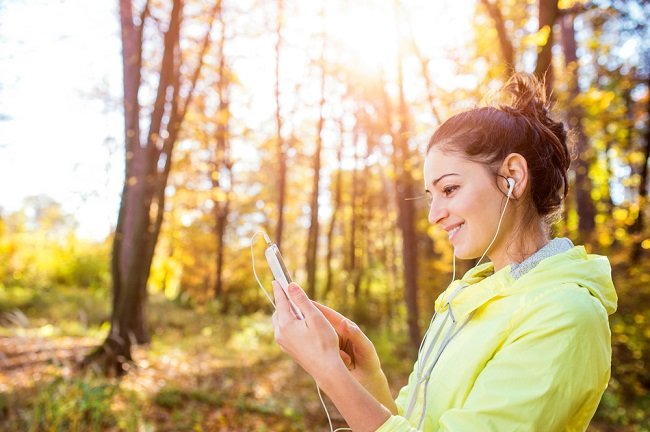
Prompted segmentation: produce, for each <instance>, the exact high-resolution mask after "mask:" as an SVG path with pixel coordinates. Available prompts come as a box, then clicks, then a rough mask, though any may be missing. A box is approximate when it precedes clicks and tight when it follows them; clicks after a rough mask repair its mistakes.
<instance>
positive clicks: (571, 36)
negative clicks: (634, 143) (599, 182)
mask: <svg viewBox="0 0 650 432" xmlns="http://www.w3.org/2000/svg"><path fill="white" fill-rule="evenodd" d="M573 20H574V18H573V16H572V15H565V16H564V17H563V18H562V21H561V25H562V48H563V51H564V59H565V67H566V72H567V76H568V79H569V94H570V101H571V102H570V106H569V112H568V120H569V126H570V127H571V128H572V129H573V130H574V131H575V140H576V150H577V152H578V158H577V159H576V160H575V161H574V166H573V170H574V171H575V188H574V190H575V197H576V210H577V212H578V218H579V219H578V233H579V237H580V240H581V241H587V240H588V239H589V238H590V237H591V236H592V234H593V232H594V228H595V226H596V224H595V214H596V209H595V206H594V202H593V200H592V199H591V189H592V184H591V180H590V179H589V166H590V165H591V161H592V160H593V150H592V149H591V148H590V147H589V142H588V139H587V135H586V134H585V132H584V128H583V126H582V118H583V116H584V114H583V111H582V108H581V107H580V105H579V104H578V103H577V102H576V99H577V97H578V95H579V94H580V89H579V87H578V82H579V80H578V77H579V70H578V58H577V55H576V41H575V31H574V28H573Z"/></svg>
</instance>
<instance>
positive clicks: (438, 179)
mask: <svg viewBox="0 0 650 432" xmlns="http://www.w3.org/2000/svg"><path fill="white" fill-rule="evenodd" d="M453 175H460V174H456V173H448V174H443V175H441V176H440V177H438V178H437V179H435V180H434V181H432V182H431V183H432V184H433V186H434V187H435V185H437V184H438V182H439V181H440V180H442V179H443V178H445V177H448V176H453Z"/></svg>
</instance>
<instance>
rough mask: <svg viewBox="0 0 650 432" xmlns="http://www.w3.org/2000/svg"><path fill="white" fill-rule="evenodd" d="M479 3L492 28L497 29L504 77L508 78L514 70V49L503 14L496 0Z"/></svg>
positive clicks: (484, 0) (485, 0) (482, 0)
mask: <svg viewBox="0 0 650 432" xmlns="http://www.w3.org/2000/svg"><path fill="white" fill-rule="evenodd" d="M481 3H482V4H483V5H484V6H485V8H486V9H487V11H488V14H490V17H491V18H492V21H494V28H495V29H496V31H497V37H498V38H499V47H500V48H501V56H502V57H503V62H504V64H505V66H506V67H505V71H504V73H505V78H506V79H508V78H509V77H510V75H511V74H512V72H513V71H514V70H515V50H514V48H513V46H512V42H511V41H510V37H509V36H508V32H507V31H506V26H505V22H504V20H503V15H502V14H501V8H500V6H499V3H498V0H495V3H492V2H491V1H490V0H481Z"/></svg>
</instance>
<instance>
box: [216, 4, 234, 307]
mask: <svg viewBox="0 0 650 432" xmlns="http://www.w3.org/2000/svg"><path fill="white" fill-rule="evenodd" d="M219 24H220V27H221V37H220V39H219V69H218V75H219V78H218V79H219V81H218V83H217V94H218V96H219V108H218V111H217V116H216V123H217V128H216V140H215V144H216V146H215V152H214V157H215V159H214V162H213V165H214V169H215V172H214V174H213V175H212V176H211V178H212V187H213V189H214V192H215V193H214V194H213V201H212V203H213V209H214V218H215V219H214V233H215V240H216V246H217V248H216V274H215V282H214V297H215V298H216V299H221V300H223V301H222V303H221V309H222V311H223V312H227V311H228V306H229V301H228V298H224V290H223V263H224V255H225V242H224V236H225V233H226V226H227V224H228V214H229V213H230V193H231V191H232V188H233V184H232V183H233V182H232V162H231V161H230V140H229V135H230V130H229V129H230V128H229V119H230V100H229V97H228V88H229V86H230V75H229V73H228V72H227V70H226V56H225V45H226V22H225V21H224V19H223V16H222V15H221V13H219ZM225 175H227V176H228V177H229V182H228V183H229V184H228V189H227V190H226V191H225V194H223V193H221V192H222V191H223V190H224V185H223V182H222V181H221V176H225ZM223 195H225V200H222V199H221V197H223ZM215 196H217V197H220V198H219V199H215Z"/></svg>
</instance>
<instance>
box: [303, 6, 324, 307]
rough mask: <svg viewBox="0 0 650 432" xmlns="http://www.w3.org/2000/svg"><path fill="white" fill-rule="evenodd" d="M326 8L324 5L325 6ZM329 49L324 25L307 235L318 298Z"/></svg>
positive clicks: (311, 283)
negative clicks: (322, 150) (322, 154)
mask: <svg viewBox="0 0 650 432" xmlns="http://www.w3.org/2000/svg"><path fill="white" fill-rule="evenodd" d="M323 8H324V6H323ZM321 13H322V15H323V22H325V10H324V9H323V11H322V12H321ZM326 49H327V33H326V31H325V26H323V39H322V47H321V55H320V61H319V69H320V94H321V97H320V101H319V103H318V108H319V109H318V125H317V127H316V149H315V150H314V156H313V166H314V175H313V177H312V192H311V200H310V205H309V207H310V223H309V233H308V235H307V262H306V264H307V266H306V267H307V289H308V290H309V296H310V297H311V298H316V252H317V250H318V231H319V223H318V196H319V195H320V191H319V185H320V168H321V149H322V147H323V125H324V123H325V117H324V112H323V109H324V107H325V80H326V78H327V73H326V69H325V50H326Z"/></svg>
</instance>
